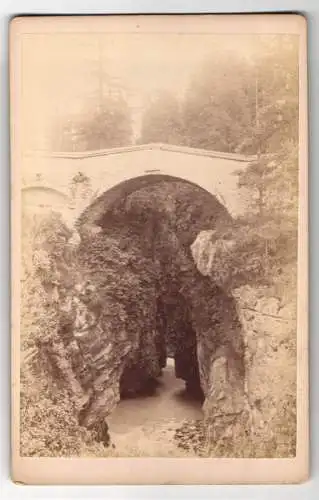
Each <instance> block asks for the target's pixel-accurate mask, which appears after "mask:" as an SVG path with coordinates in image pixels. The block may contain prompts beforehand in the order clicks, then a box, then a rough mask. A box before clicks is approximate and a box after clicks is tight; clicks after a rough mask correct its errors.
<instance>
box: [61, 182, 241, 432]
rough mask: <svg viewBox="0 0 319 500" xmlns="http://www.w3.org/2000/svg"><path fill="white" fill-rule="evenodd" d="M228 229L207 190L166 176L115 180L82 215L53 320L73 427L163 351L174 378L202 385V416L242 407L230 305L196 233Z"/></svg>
mask: <svg viewBox="0 0 319 500" xmlns="http://www.w3.org/2000/svg"><path fill="white" fill-rule="evenodd" d="M231 226H232V219H231V217H230V216H229V214H228V212H227V211H226V209H225V208H224V207H223V206H222V205H221V204H220V203H219V202H218V201H217V199H215V198H214V197H213V196H212V195H211V194H209V193H208V192H206V191H204V190H203V189H202V188H200V187H198V186H196V185H194V184H191V183H189V182H187V181H183V180H181V179H175V178H171V177H167V176H145V177H142V178H139V179H133V180H131V181H127V182H125V183H123V184H120V185H119V186H116V187H115V188H113V189H111V190H110V191H108V192H106V193H105V194H104V195H102V196H101V197H100V198H99V199H98V200H97V201H96V202H94V203H93V204H92V206H91V207H89V208H88V209H87V210H86V211H85V212H84V214H83V215H82V217H81V218H80V220H79V221H78V227H77V228H78V232H79V234H80V236H81V243H80V244H79V246H78V247H77V248H76V251H75V253H74V254H73V256H74V259H75V261H76V265H75V267H76V268H77V270H78V276H77V282H78V286H77V287H74V288H73V289H72V291H71V292H70V293H69V294H68V298H67V299H65V301H64V306H63V307H64V310H65V313H64V315H63V316H62V317H61V325H60V337H61V338H62V339H63V346H64V347H63V348H64V349H65V350H66V352H67V353H68V354H67V355H66V356H65V359H67V360H68V367H67V368H65V369H64V378H66V379H68V380H69V382H68V383H69V385H70V383H72V384H73V385H72V387H77V389H76V391H74V389H73V393H74V394H75V393H76V394H75V398H77V400H78V408H79V421H80V423H81V424H82V425H84V426H86V427H89V428H90V427H94V426H97V425H99V424H101V423H102V422H103V421H104V418H105V416H107V414H109V413H110V412H111V411H112V409H113V408H114V406H115V405H116V404H117V403H118V401H119V399H120V397H121V395H122V396H125V395H129V394H134V393H138V392H141V391H143V390H147V387H149V386H150V385H152V383H153V382H154V380H156V378H157V377H158V376H159V375H160V373H161V369H162V368H163V367H164V366H165V363H166V354H167V350H169V351H170V352H172V353H173V355H174V357H175V367H176V376H177V377H180V378H182V379H183V380H185V382H186V384H187V386H188V387H189V388H191V389H192V390H196V389H197V390H200V391H202V393H203V396H204V398H205V402H204V412H205V416H206V420H207V422H216V419H217V420H218V419H221V417H223V418H224V416H226V417H227V418H226V419H228V420H227V422H228V423H232V421H233V419H234V418H235V417H236V415H237V414H239V413H240V412H241V410H242V408H243V389H244V344H243V337H242V331H241V324H240V321H239V319H238V316H237V311H236V304H235V301H234V299H233V297H232V296H231V295H229V294H228V293H226V292H225V291H224V290H223V288H222V286H220V284H219V283H217V282H216V281H215V280H214V279H212V278H211V276H209V272H208V270H207V269H209V266H210V263H208V267H207V263H206V264H205V263H203V257H202V255H203V252H202V242H203V238H202V235H201V236H199V240H197V241H196V239H197V238H198V235H199V234H200V233H201V231H208V230H213V231H214V232H215V233H214V235H215V236H214V238H215V239H214V241H219V242H220V241H222V235H223V233H224V232H226V231H228V232H229V228H231ZM206 236H207V234H206ZM209 236H210V237H211V236H212V235H211V234H209ZM204 240H205V238H204ZM208 240H209V238H208ZM205 241H206V243H207V238H206V240H205ZM205 241H204V243H205ZM194 242H195V244H194ZM211 244H212V245H214V244H215V243H212V242H211ZM218 244H219V243H218ZM217 246H218V245H217ZM205 266H206V267H205ZM205 269H206V271H207V272H206V271H205ZM203 270H204V272H203ZM75 381H76V382H75ZM214 427H215V428H218V426H216V425H214Z"/></svg>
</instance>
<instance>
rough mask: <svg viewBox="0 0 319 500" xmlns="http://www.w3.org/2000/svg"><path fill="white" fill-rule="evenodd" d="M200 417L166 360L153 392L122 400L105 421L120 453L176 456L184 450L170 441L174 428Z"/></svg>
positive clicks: (196, 403)
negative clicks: (157, 384)
mask: <svg viewBox="0 0 319 500" xmlns="http://www.w3.org/2000/svg"><path fill="white" fill-rule="evenodd" d="M202 416H203V415H202V410H201V404H200V402H199V401H196V400H194V399H191V398H190V397H189V396H187V393H186V392H185V384H184V382H183V381H182V380H180V379H177V378H176V377H175V371H174V362H173V360H171V359H168V362H167V366H166V368H164V370H163V375H162V377H161V379H160V384H159V386H158V387H157V389H156V391H155V393H154V394H153V395H151V396H147V397H146V396H143V397H142V396H141V397H137V398H132V399H124V400H122V401H121V402H120V403H119V405H118V406H117V408H116V409H115V411H114V412H113V413H112V415H110V416H109V417H108V419H107V421H108V424H109V431H110V435H111V440H112V443H113V444H114V445H115V450H116V453H117V454H118V455H120V456H144V455H145V456H175V455H176V456H179V455H183V454H184V453H182V452H181V451H180V450H179V449H178V448H177V446H176V444H175V442H174V439H173V438H174V433H175V431H176V429H177V428H178V427H180V426H181V425H182V424H183V423H185V422H187V421H193V420H200V419H202Z"/></svg>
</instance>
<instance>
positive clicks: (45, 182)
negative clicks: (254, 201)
mask: <svg viewBox="0 0 319 500" xmlns="http://www.w3.org/2000/svg"><path fill="white" fill-rule="evenodd" d="M251 159H252V158H251V157H248V156H244V155H239V154H230V153H221V152H215V151H207V150H202V149H194V148H188V147H182V146H172V145H168V144H146V145H138V146H130V147H122V148H113V149H109V150H101V151H93V152H84V153H55V154H41V153H30V154H25V155H24V157H23V162H22V167H23V181H24V186H23V188H22V202H23V205H24V206H29V207H33V208H36V207H37V209H41V208H45V207H47V208H55V209H56V210H58V211H60V212H62V213H63V214H64V216H65V217H67V218H68V219H69V220H70V221H74V220H75V219H76V218H77V217H78V216H79V215H80V213H81V212H82V211H83V210H84V209H85V208H86V206H88V205H89V204H90V202H91V198H86V199H85V198H84V199H77V200H72V199H71V197H70V184H71V181H72V178H74V176H76V175H77V174H78V173H79V172H81V173H82V174H84V175H85V176H87V177H88V178H89V179H90V182H91V187H92V191H93V193H94V194H95V195H100V194H101V193H103V192H104V191H107V190H108V189H110V188H112V187H113V186H115V185H117V184H119V183H121V182H123V181H126V180H128V179H130V178H134V177H140V176H143V175H152V174H163V175H171V176H174V177H178V178H181V179H185V180H188V181H191V182H193V183H195V184H197V185H199V186H200V187H202V188H204V189H205V190H206V191H208V192H209V193H211V194H213V195H215V196H216V197H217V199H218V200H219V201H220V202H221V203H222V204H223V205H224V206H226V208H227V209H228V211H229V212H230V213H231V215H233V216H237V215H240V214H242V213H243V212H244V211H245V208H246V204H247V199H246V198H247V195H246V193H245V191H244V190H243V189H241V190H240V191H239V189H238V187H237V180H238V172H239V171H240V170H242V169H244V168H245V167H246V166H247V164H248V163H249V161H251Z"/></svg>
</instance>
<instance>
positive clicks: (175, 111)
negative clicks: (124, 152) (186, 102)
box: [138, 91, 183, 144]
mask: <svg viewBox="0 0 319 500" xmlns="http://www.w3.org/2000/svg"><path fill="white" fill-rule="evenodd" d="M181 141H183V122H182V115H181V109H180V103H179V101H178V99H177V98H176V97H175V96H174V95H173V94H171V93H169V92H167V91H166V92H165V91H163V92H161V93H159V94H158V95H157V96H156V97H155V99H153V100H152V101H151V102H150V104H149V106H148V108H147V109H146V110H145V112H144V114H143V118H142V127H141V133H140V137H139V139H138V142H139V143H142V144H147V143H151V142H163V143H166V144H178V143H180V142H181Z"/></svg>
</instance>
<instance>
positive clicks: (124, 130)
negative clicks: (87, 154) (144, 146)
mask: <svg viewBox="0 0 319 500" xmlns="http://www.w3.org/2000/svg"><path fill="white" fill-rule="evenodd" d="M131 140H132V124H131V115H130V109H129V107H128V104H127V102H126V101H125V100H124V99H123V98H122V97H111V96H109V97H104V98H103V101H102V102H101V103H99V104H98V105H96V103H94V102H93V103H91V104H90V107H89V109H87V110H86V111H85V112H84V113H83V114H82V116H74V117H69V118H67V121H66V123H65V121H64V122H63V123H59V124H58V126H57V127H56V130H55V131H54V134H53V144H52V147H53V150H55V151H92V150H98V149H106V148H111V147H120V146H126V145H127V144H130V142H131Z"/></svg>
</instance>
